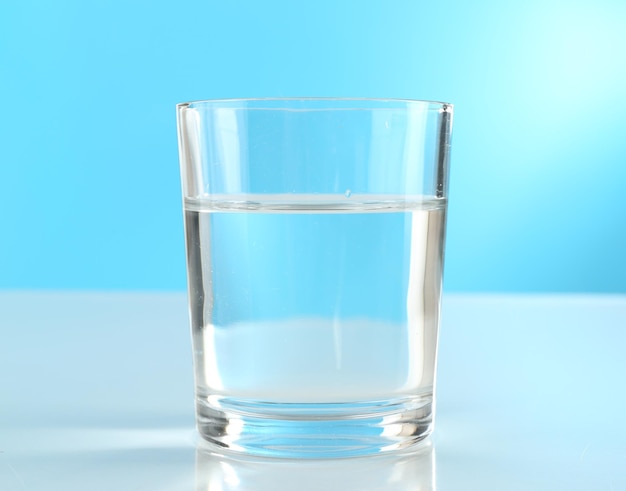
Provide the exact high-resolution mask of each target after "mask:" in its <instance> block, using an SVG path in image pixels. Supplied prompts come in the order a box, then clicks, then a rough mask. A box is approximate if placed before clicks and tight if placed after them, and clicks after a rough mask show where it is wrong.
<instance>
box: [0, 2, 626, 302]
mask: <svg viewBox="0 0 626 491" xmlns="http://www.w3.org/2000/svg"><path fill="white" fill-rule="evenodd" d="M625 52H626V2H624V1H623V0H589V1H575V0H574V1H571V0H569V1H551V2H550V1H548V2H546V1H543V0H531V1H528V2H506V1H486V0H484V1H476V2H464V1H461V0H448V1H436V2H435V1H432V2H428V3H425V2H419V1H409V0H387V1H384V2H383V1H379V0H375V1H370V2H361V1H356V0H354V1H337V0H332V1H327V0H322V1H317V2H292V1H280V0H273V1H241V0H239V1H238V0H232V1H220V2H216V1H206V0H205V1H192V0H181V1H177V2H164V1H154V0H151V1H132V0H130V1H129V0H110V1H103V0H100V1H98V0H92V1H89V2H85V1H83V0H56V1H44V0H38V1H37V0H19V1H18V0H5V1H4V2H2V4H1V5H0V104H1V106H0V107H2V117H1V118H0V143H1V145H0V234H1V235H0V288H66V289H83V288H86V289H157V290H179V289H180V290H182V289H183V288H185V270H184V268H185V266H184V246H183V230H182V211H181V201H180V181H179V176H178V155H177V142H176V126H175V113H174V105H175V103H177V102H182V101H186V100H193V99H205V98H222V97H263V96H301V95H307V96H315V95H317V96H352V97H399V98H421V99H436V100H445V101H450V102H453V103H454V104H455V110H456V114H455V126H454V137H453V153H452V166H453V167H452V178H451V204H450V215H449V222H448V244H447V258H446V260H447V262H446V289H447V290H448V291H511V292H513V291H515V292H534V291H537V292H552V291H563V292H577V291H589V292H626V259H625V255H626V165H625V160H626V116H625V114H626V112H625V110H626V56H625V55H624V53H625Z"/></svg>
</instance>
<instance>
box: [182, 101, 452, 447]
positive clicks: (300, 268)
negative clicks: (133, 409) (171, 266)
mask: <svg viewBox="0 0 626 491" xmlns="http://www.w3.org/2000/svg"><path fill="white" fill-rule="evenodd" d="M177 111H178V114H177V115H178V135H179V149H180V164H181V177H182V187H183V197H184V213H185V234H186V246H187V273H188V285H189V303H190V317H191V329H192V337H193V348H194V367H195V382H196V414H197V422H198V429H199V432H200V433H201V435H202V436H203V437H204V438H205V439H206V440H208V441H209V442H211V443H212V444H214V445H217V446H219V447H220V448H222V449H226V450H232V451H235V452H242V453H246V454H255V455H263V456H275V457H297V458H303V457H304V458H306V457H313V458H328V457H335V456H337V457H349V456H356V455H365V454H374V453H379V452H385V451H392V450H400V449H405V448H408V447H411V446H412V445H415V444H416V443H418V442H419V441H420V440H422V439H424V438H425V437H426V436H427V435H428V434H429V433H430V432H431V431H432V426H433V407H434V406H433V402H434V387H435V365H436V351H437V332H438V326H439V306H440V296H441V283H442V271H443V250H444V235H445V222H446V203H447V192H448V191H447V189H448V185H447V183H448V160H449V148H450V132H451V124H452V106H451V105H450V104H447V103H441V102H429V101H410V100H372V99H319V98H311V99H253V100H214V101H199V102H190V103H184V104H179V105H178V106H177Z"/></svg>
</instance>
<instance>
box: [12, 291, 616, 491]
mask: <svg viewBox="0 0 626 491" xmlns="http://www.w3.org/2000/svg"><path fill="white" fill-rule="evenodd" d="M442 319H443V320H442V326H441V330H440V339H439V341H440V342H439V360H438V385H437V409H436V411H437V416H436V425H435V431H434V434H433V436H432V438H430V439H429V440H428V441H427V442H426V443H425V444H424V445H422V446H421V447H420V448H419V449H418V451H416V452H414V453H412V454H406V455H383V456H378V457H362V458H355V459H338V460H331V461H324V460H309V461H298V460H272V459H243V458H236V457H231V456H224V455H217V454H215V453H212V451H211V449H210V448H208V447H207V446H206V445H205V444H204V443H203V441H202V440H201V439H200V438H199V437H198V436H197V433H196V431H195V429H194V420H193V380H192V359H191V343H190V336H189V328H188V319H187V308H186V299H185V295H184V294H182V293H142V292H118V293H111V292H81V291H76V292H55V291H49V292H37V291H19V292H18V291H4V292H0V336H1V339H2V342H1V343H0V388H1V393H0V489H1V490H3V491H24V490H28V491H43V490H46V491H49V490H52V491H56V490H59V491H78V490H81V491H82V490H85V489H89V490H90V491H100V490H116V491H125V490H151V491H160V490H163V491H166V490H177V491H187V490H193V491H200V490H214V491H227V490H228V491H234V490H245V491H248V490H254V491H265V490H273V491H282V490H294V491H295V490H320V489H324V490H338V491H339V490H350V491H352V490H355V491H356V490H359V491H363V490H379V491H387V490H398V491H400V490H433V491H434V490H437V491H457V490H458V491H461V490H462V491H474V490H481V491H485V490H503V489H504V490H513V491H515V490H522V489H523V490H528V489H532V490H536V491H543V490H560V489H563V490H568V491H576V490H590V489H592V490H597V491H602V490H607V491H617V490H626V423H625V421H624V420H625V415H626V382H625V380H626V357H625V356H624V351H625V347H626V296H624V295H614V296H610V295H462V294H447V295H445V296H444V301H443V313H442Z"/></svg>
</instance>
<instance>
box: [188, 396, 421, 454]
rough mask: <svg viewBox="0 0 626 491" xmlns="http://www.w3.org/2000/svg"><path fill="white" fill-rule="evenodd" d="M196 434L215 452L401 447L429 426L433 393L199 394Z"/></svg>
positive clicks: (369, 450) (350, 451) (417, 438)
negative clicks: (316, 398)
mask: <svg viewBox="0 0 626 491" xmlns="http://www.w3.org/2000/svg"><path fill="white" fill-rule="evenodd" d="M196 411H197V413H196V415H197V422H198V430H199V432H200V435H201V436H202V437H203V438H204V439H205V440H207V441H208V442H209V443H210V444H212V445H214V446H216V447H217V448H216V451H218V452H224V451H226V452H230V451H232V452H235V453H239V454H247V455H257V456H263V457H279V458H298V459H301V458H310V459H324V458H336V457H357V456H363V455H373V454H378V453H382V452H392V451H403V450H407V449H410V448H411V447H413V446H415V445H417V444H419V443H420V442H421V441H422V440H424V439H425V438H426V437H427V436H428V435H430V433H431V432H432V428H433V398H432V395H431V396H420V397H413V398H408V399H407V398H404V399H394V400H386V401H371V402H359V403H336V404H311V403H305V404H295V403H294V404H277V403H263V402H258V401H249V400H245V401H243V400H237V399H233V398H230V397H221V396H209V397H205V398H198V399H197V406H196Z"/></svg>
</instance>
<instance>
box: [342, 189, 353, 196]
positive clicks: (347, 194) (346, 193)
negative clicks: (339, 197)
mask: <svg viewBox="0 0 626 491" xmlns="http://www.w3.org/2000/svg"><path fill="white" fill-rule="evenodd" d="M343 194H344V196H345V197H346V198H349V197H350V196H352V191H350V190H349V189H346V192H345V193H343Z"/></svg>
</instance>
